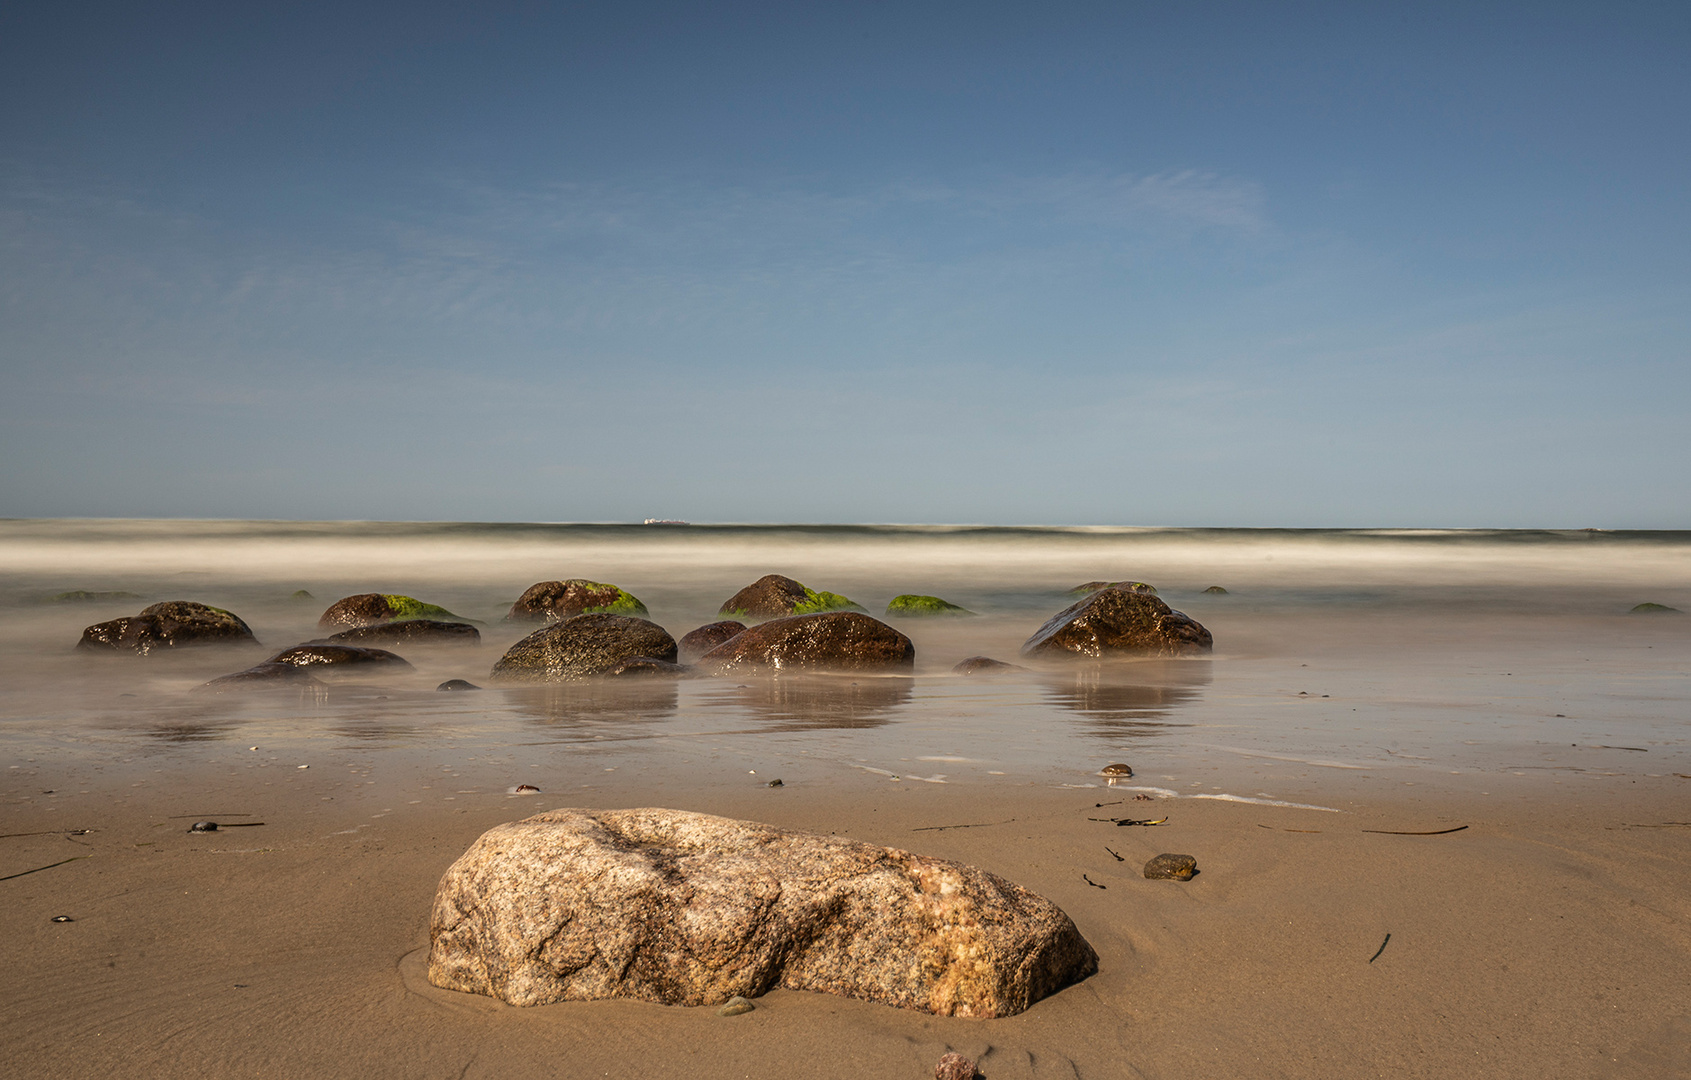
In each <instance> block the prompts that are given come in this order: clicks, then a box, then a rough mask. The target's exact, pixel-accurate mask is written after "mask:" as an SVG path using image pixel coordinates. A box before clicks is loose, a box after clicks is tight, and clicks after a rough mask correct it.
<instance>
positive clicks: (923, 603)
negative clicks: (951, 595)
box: [887, 593, 974, 618]
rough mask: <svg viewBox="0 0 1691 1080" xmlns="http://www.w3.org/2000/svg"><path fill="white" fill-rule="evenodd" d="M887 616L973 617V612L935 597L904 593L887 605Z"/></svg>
mask: <svg viewBox="0 0 1691 1080" xmlns="http://www.w3.org/2000/svg"><path fill="white" fill-rule="evenodd" d="M887 614H888V615H889V616H907V617H909V616H914V617H918V618H920V617H925V616H932V615H940V616H946V615H950V616H958V615H973V614H974V612H972V611H970V610H969V609H968V608H965V607H958V606H957V605H956V604H953V603H949V602H947V601H945V600H941V599H940V598H939V597H937V596H921V595H918V594H916V593H905V594H903V595H902V596H895V597H893V598H892V601H891V602H890V603H888V604H887Z"/></svg>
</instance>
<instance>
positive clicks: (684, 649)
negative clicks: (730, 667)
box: [676, 619, 746, 664]
mask: <svg viewBox="0 0 1691 1080" xmlns="http://www.w3.org/2000/svg"><path fill="white" fill-rule="evenodd" d="M745 628H746V624H745V623H743V622H737V621H735V620H734V619H723V620H722V621H721V622H713V623H705V624H704V625H703V626H701V627H699V628H698V629H697V630H689V631H687V633H685V634H683V635H682V636H681V640H680V641H678V642H676V649H677V650H678V654H679V656H680V658H681V662H682V663H683V664H691V663H692V662H693V661H695V660H697V659H698V658H699V657H701V656H703V655H704V654H705V653H708V652H710V651H711V650H712V649H714V648H716V647H717V646H718V645H720V644H722V643H723V642H724V641H727V640H728V639H729V638H732V637H733V636H734V635H735V634H738V633H740V632H741V631H743V630H745Z"/></svg>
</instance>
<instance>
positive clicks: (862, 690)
mask: <svg viewBox="0 0 1691 1080" xmlns="http://www.w3.org/2000/svg"><path fill="white" fill-rule="evenodd" d="M915 685H916V680H914V679H911V678H905V677H899V676H858V677H855V678H854V677H852V676H849V675H777V676H774V677H773V678H764V679H751V680H747V681H746V682H738V683H732V684H729V683H726V682H724V683H723V684H722V685H720V686H712V687H711V688H710V689H709V690H708V691H706V692H705V693H704V695H703V699H702V701H701V702H700V704H702V705H703V706H704V707H706V708H712V709H723V708H727V709H743V710H744V711H745V712H746V713H748V714H750V716H751V717H752V718H753V719H757V720H766V721H771V722H772V723H771V724H770V726H768V727H767V728H764V729H763V730H766V731H817V730H822V729H827V728H872V727H880V726H881V725H883V724H887V723H890V722H891V721H892V718H893V713H894V712H896V711H897V710H898V709H900V708H902V707H903V706H905V705H908V704H909V703H910V699H911V697H912V695H913V694H914V693H915Z"/></svg>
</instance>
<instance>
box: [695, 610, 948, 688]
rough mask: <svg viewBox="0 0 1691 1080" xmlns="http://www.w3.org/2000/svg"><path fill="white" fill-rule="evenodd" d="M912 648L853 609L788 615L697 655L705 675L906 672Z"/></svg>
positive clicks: (697, 666) (904, 639)
mask: <svg viewBox="0 0 1691 1080" xmlns="http://www.w3.org/2000/svg"><path fill="white" fill-rule="evenodd" d="M915 663H916V646H914V645H912V644H911V643H910V639H909V638H907V637H905V636H904V635H903V634H901V633H899V632H898V631H897V630H894V629H893V628H892V627H890V626H888V625H887V624H886V623H884V622H882V621H880V620H879V619H874V618H870V617H869V616H868V615H863V614H860V613H858V612H855V611H830V612H825V613H823V614H821V615H790V616H788V617H787V618H785V619H772V620H770V621H769V622H765V623H760V624H759V625H757V626H754V627H752V628H751V629H749V630H747V631H745V632H744V633H741V634H736V635H735V636H734V637H732V638H730V639H729V640H727V641H725V642H723V643H722V644H721V645H718V646H717V647H716V648H714V649H712V650H711V651H710V652H707V653H705V654H704V655H703V656H701V657H699V659H698V661H697V662H696V663H695V664H694V667H695V669H696V670H698V671H699V672H700V673H701V674H705V675H727V674H731V673H741V672H745V673H771V672H776V671H835V672H876V671H889V672H891V671H901V670H907V669H909V668H910V667H912V666H914V665H915Z"/></svg>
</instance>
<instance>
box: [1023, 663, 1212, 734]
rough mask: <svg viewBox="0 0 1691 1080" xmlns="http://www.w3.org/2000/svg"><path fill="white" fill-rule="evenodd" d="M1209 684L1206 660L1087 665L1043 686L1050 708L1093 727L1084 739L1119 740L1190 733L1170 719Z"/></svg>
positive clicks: (1056, 675) (1055, 676)
mask: <svg viewBox="0 0 1691 1080" xmlns="http://www.w3.org/2000/svg"><path fill="white" fill-rule="evenodd" d="M1211 678H1212V674H1211V671H1210V661H1208V660H1156V661H1141V662H1134V663H1127V664H1089V665H1087V666H1085V667H1079V668H1076V669H1074V670H1072V671H1070V672H1066V673H1057V672H1052V673H1050V674H1048V675H1046V676H1045V678H1044V680H1043V681H1044V684H1045V686H1044V690H1045V696H1046V699H1047V700H1048V701H1050V702H1051V703H1052V704H1054V705H1058V706H1061V707H1062V708H1065V709H1071V710H1073V711H1074V712H1077V713H1079V714H1081V715H1082V716H1084V717H1087V718H1088V719H1090V720H1094V721H1097V723H1095V724H1090V725H1087V729H1086V730H1087V734H1089V735H1097V736H1100V737H1104V738H1119V737H1121V736H1123V735H1156V734H1159V733H1161V732H1162V731H1164V730H1166V729H1168V728H1173V727H1190V726H1191V725H1190V724H1186V723H1181V722H1177V721H1173V720H1170V719H1169V717H1170V715H1171V714H1172V713H1174V712H1175V711H1176V710H1178V709H1179V708H1180V707H1181V706H1184V705H1188V704H1191V703H1193V702H1196V701H1197V700H1198V699H1199V698H1200V697H1201V696H1202V693H1203V687H1204V686H1206V685H1208V684H1209V682H1210V680H1211Z"/></svg>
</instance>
